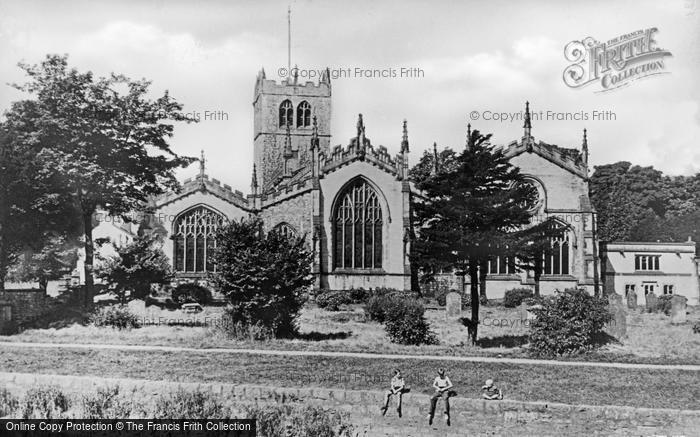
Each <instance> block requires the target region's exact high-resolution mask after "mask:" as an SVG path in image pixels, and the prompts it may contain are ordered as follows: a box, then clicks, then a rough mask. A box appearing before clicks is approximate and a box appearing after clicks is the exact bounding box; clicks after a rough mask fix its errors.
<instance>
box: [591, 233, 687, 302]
mask: <svg viewBox="0 0 700 437" xmlns="http://www.w3.org/2000/svg"><path fill="white" fill-rule="evenodd" d="M695 253H696V252H695V242H694V241H690V239H689V240H688V241H687V242H681V243H667V242H656V243H652V242H617V241H614V242H609V243H601V255H602V277H603V279H604V284H605V290H606V292H608V293H609V292H613V291H614V292H615V293H617V294H620V295H622V296H625V297H627V296H628V295H629V294H630V293H635V294H636V295H637V297H638V299H640V303H643V302H644V296H646V295H647V294H649V293H654V294H655V295H657V296H659V295H664V294H677V295H680V296H684V297H686V298H687V299H688V305H698V303H699V302H700V282H699V281H698V258H697V257H696V256H695Z"/></svg>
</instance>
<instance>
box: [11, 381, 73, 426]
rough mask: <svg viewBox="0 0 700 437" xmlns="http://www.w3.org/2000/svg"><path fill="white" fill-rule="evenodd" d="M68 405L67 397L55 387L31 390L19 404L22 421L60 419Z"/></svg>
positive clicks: (39, 387) (63, 416)
mask: <svg viewBox="0 0 700 437" xmlns="http://www.w3.org/2000/svg"><path fill="white" fill-rule="evenodd" d="M69 406H70V403H69V401H68V397H67V396H66V395H65V394H63V392H62V391H61V389H60V388H58V387H55V386H38V387H34V388H31V389H29V390H28V391H27V393H26V394H25V395H24V397H23V398H22V400H21V401H20V403H19V416H20V417H21V418H22V419H62V418H65V412H66V411H67V410H68V408H69Z"/></svg>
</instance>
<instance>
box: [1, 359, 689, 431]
mask: <svg viewBox="0 0 700 437" xmlns="http://www.w3.org/2000/svg"><path fill="white" fill-rule="evenodd" d="M36 384H51V385H57V386H59V387H60V388H61V389H62V390H64V391H65V392H67V393H71V394H79V393H82V392H86V391H93V390H95V389H96V388H97V387H101V386H105V385H109V386H115V385H118V386H119V387H120V388H121V389H122V390H123V391H130V390H132V389H137V390H139V391H141V393H143V395H145V396H155V395H160V394H164V393H166V394H167V393H169V392H173V391H176V390H178V389H182V390H197V389H199V390H203V391H207V392H211V393H214V394H217V395H220V396H222V397H223V398H224V399H226V400H227V401H228V402H230V403H234V402H235V403H239V404H241V403H242V404H246V403H255V404H266V403H298V402H304V403H308V404H313V405H320V406H323V407H325V408H335V409H337V410H340V411H346V412H348V413H350V416H351V419H352V420H353V422H355V423H358V424H359V425H360V427H364V428H365V431H366V432H368V434H369V435H379V434H377V432H378V431H380V430H379V429H377V428H381V427H382V423H383V421H382V418H381V416H379V414H378V406H379V405H381V402H382V400H383V396H384V395H383V393H382V392H380V391H359V390H342V389H327V388H284V387H268V386H258V385H237V386H234V385H232V384H224V383H182V382H170V381H147V380H133V379H120V378H95V377H89V376H63V375H33V374H27V373H0V387H5V388H7V389H8V390H9V391H10V392H12V393H13V394H14V395H16V396H21V395H22V394H24V392H26V390H27V389H29V388H30V387H32V386H34V385H36ZM429 399H430V398H429V396H428V395H426V394H422V393H408V394H406V395H404V402H403V416H404V417H403V419H402V420H403V421H406V422H408V421H411V422H413V423H418V424H419V425H418V426H425V424H424V423H423V422H424V420H423V419H424V418H425V417H426V415H427V409H428V405H429ZM451 410H452V415H453V417H456V418H455V421H456V420H457V419H459V420H460V421H461V420H464V421H465V422H467V423H469V422H472V421H476V420H480V421H484V422H485V423H487V424H488V426H490V427H493V429H494V430H498V429H503V427H507V426H509V425H510V424H514V423H515V424H519V425H528V424H533V426H544V427H552V428H549V429H550V431H552V430H554V429H557V428H558V429H568V430H569V431H572V432H575V430H577V429H578V430H581V429H588V430H590V429H598V430H604V434H606V435H609V434H611V433H613V432H616V433H620V432H621V434H622V435H630V434H634V435H653V434H657V435H658V434H659V433H661V434H668V433H669V431H672V433H673V434H683V433H685V434H687V435H691V434H693V433H694V432H693V430H697V429H700V411H695V410H673V409H650V408H632V407H621V406H598V405H569V404H559V403H548V402H520V401H515V400H503V401H485V400H482V399H471V398H463V397H455V398H453V399H452V400H451ZM438 420H439V418H438ZM426 428H427V427H426ZM417 431H420V432H422V433H423V435H425V432H426V431H427V429H425V430H423V429H421V430H417ZM445 431H447V430H445ZM454 431H459V430H458V429H456V427H455V429H454ZM427 432H429V431H427ZM417 435H420V433H419V434H417ZM449 435H453V434H449Z"/></svg>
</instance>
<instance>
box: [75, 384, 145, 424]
mask: <svg viewBox="0 0 700 437" xmlns="http://www.w3.org/2000/svg"><path fill="white" fill-rule="evenodd" d="M133 398H136V397H135V396H134V397H132V399H133ZM132 399H129V398H127V397H125V396H123V395H122V394H121V393H119V387H118V386H114V387H100V388H98V389H97V391H96V392H93V393H86V394H83V395H82V396H81V397H80V400H79V402H80V404H79V410H80V418H81V419H124V418H127V417H131V416H132Z"/></svg>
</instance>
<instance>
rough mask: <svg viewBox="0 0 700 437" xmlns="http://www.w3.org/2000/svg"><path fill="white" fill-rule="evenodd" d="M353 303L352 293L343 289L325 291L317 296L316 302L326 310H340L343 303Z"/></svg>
mask: <svg viewBox="0 0 700 437" xmlns="http://www.w3.org/2000/svg"><path fill="white" fill-rule="evenodd" d="M351 303H353V300H352V297H351V296H350V293H349V292H347V291H343V290H338V291H324V292H323V293H321V294H319V295H317V296H316V304H317V305H318V306H319V307H320V308H323V309H324V310H326V311H339V310H340V306H341V305H349V304H351Z"/></svg>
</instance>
